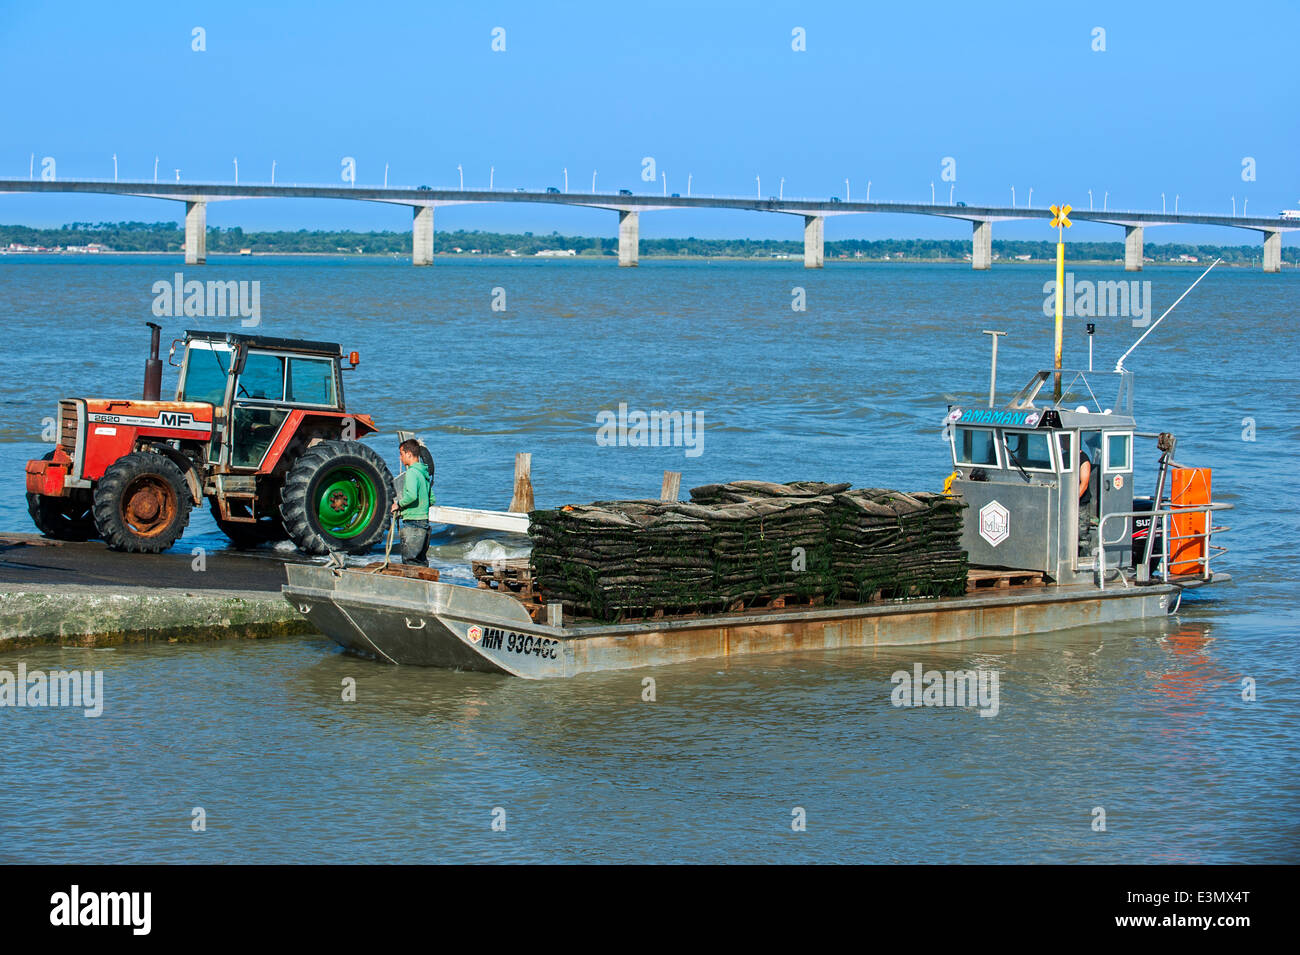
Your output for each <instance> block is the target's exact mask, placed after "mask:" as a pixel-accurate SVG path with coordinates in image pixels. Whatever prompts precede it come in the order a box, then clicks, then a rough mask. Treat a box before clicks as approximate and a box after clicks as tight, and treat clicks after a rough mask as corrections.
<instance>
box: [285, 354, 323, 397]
mask: <svg viewBox="0 0 1300 955" xmlns="http://www.w3.org/2000/svg"><path fill="white" fill-rule="evenodd" d="M284 393H285V400H286V401H292V402H295V403H297V404H301V405H333V404H334V403H335V402H334V362H332V361H329V360H328V359H320V358H290V359H289V379H288V383H287V385H286V387H285V390H284Z"/></svg>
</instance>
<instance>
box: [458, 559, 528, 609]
mask: <svg viewBox="0 0 1300 955" xmlns="http://www.w3.org/2000/svg"><path fill="white" fill-rule="evenodd" d="M470 566H471V568H472V570H473V572H474V580H475V581H477V582H478V587H479V589H480V590H499V591H501V592H502V593H506V594H510V595H512V596H515V597H519V598H521V599H534V598H536V596H537V594H536V590H535V589H534V587H533V569H532V567H530V566H529V564H528V558H527V557H520V558H516V559H513V560H497V561H487V560H476V561H472V562H471V565H470Z"/></svg>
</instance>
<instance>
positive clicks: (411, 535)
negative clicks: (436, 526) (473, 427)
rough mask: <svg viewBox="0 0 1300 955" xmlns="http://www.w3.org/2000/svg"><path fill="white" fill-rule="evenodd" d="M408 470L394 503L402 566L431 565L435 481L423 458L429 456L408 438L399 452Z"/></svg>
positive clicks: (430, 456)
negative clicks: (399, 520)
mask: <svg viewBox="0 0 1300 955" xmlns="http://www.w3.org/2000/svg"><path fill="white" fill-rule="evenodd" d="M421 452H423V454H421ZM397 453H398V455H399V456H400V457H401V459H402V466H403V467H404V468H406V470H405V471H404V472H403V475H402V485H401V488H402V489H401V493H399V494H398V495H397V498H396V499H395V500H394V501H393V508H392V510H393V513H394V514H396V515H397V516H398V517H399V518H400V519H401V521H402V530H401V542H402V563H403V564H419V565H421V566H425V567H427V566H428V565H429V506H430V505H431V504H432V503H433V486H432V484H433V479H432V477H431V476H430V473H429V472H430V468H429V466H428V465H426V464H425V462H424V460H423V458H424V455H428V458H429V461H430V462H432V460H433V456H432V455H431V454H429V451H428V449H427V448H425V447H424V446H423V445H422V444H420V442H419V441H416V440H415V439H414V438H408V439H406V440H405V441H403V442H402V443H401V444H400V445H399V446H398V449H397Z"/></svg>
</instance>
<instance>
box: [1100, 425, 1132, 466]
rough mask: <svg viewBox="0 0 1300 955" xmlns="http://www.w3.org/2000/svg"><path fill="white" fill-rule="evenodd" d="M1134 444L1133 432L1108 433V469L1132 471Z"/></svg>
mask: <svg viewBox="0 0 1300 955" xmlns="http://www.w3.org/2000/svg"><path fill="white" fill-rule="evenodd" d="M1132 444H1133V435H1131V434H1108V435H1106V470H1107V471H1132V470H1133V461H1132V458H1131V455H1130V453H1129V452H1130V450H1131V447H1132Z"/></svg>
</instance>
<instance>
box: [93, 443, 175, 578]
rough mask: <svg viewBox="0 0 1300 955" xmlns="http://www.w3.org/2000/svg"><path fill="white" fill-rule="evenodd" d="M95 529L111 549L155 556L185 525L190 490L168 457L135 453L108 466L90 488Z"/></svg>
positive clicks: (145, 452) (173, 539) (172, 541)
mask: <svg viewBox="0 0 1300 955" xmlns="http://www.w3.org/2000/svg"><path fill="white" fill-rule="evenodd" d="M94 513H95V526H96V528H98V530H99V536H100V537H102V538H104V540H105V541H107V542H108V546H109V547H110V548H112V549H113V550H124V551H128V552H131V553H141V554H157V553H159V552H161V551H164V550H166V549H167V548H169V547H171V546H172V544H174V543H176V539H177V538H178V537H180V536H181V533H182V532H183V531H184V530H185V525H186V524H188V523H189V520H190V491H189V488H188V487H187V486H186V484H185V476H184V475H183V474H182V473H181V469H180V468H178V467H177V466H176V465H175V464H174V463H173V462H172V461H171V459H170V458H167V457H164V456H163V455H161V454H156V453H154V452H152V451H136V452H135V453H133V454H128V455H125V456H123V457H122V458H119V459H118V460H117V461H116V462H115V463H114V464H112V465H111V466H110V467H109V468H108V470H107V471H105V472H104V476H103V477H102V478H100V480H99V483H98V484H97V485H96V487H95V506H94Z"/></svg>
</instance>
